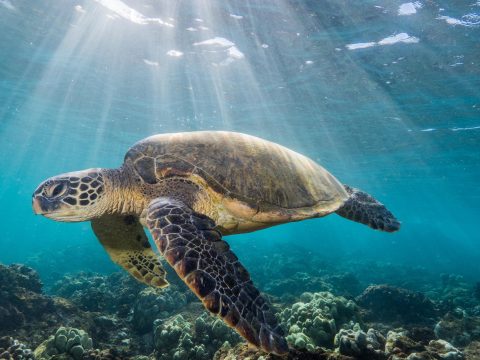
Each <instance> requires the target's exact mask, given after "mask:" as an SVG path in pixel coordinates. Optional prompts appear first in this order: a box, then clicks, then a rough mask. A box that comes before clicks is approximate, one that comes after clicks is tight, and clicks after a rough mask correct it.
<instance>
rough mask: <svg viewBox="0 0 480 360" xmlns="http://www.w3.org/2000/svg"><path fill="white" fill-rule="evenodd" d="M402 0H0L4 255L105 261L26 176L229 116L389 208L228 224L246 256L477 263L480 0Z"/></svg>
mask: <svg viewBox="0 0 480 360" xmlns="http://www.w3.org/2000/svg"><path fill="white" fill-rule="evenodd" d="M406 1H407V0H402V1H370V0H369V1H358V2H352V1H347V0H340V1H333V0H326V1H321V2H319V1H288V0H266V1H263V0H262V1H260V0H248V1H207V0H191V1H183V0H182V1H167V0H161V1H153V0H124V1H120V0H79V1H66V0H61V1H58V0H45V1H41V2H40V1H38V2H37V1H27V0H0V65H1V66H0V154H1V156H0V169H1V170H0V200H1V201H0V203H1V207H0V214H1V216H0V219H1V221H0V223H1V224H2V235H1V236H0V262H1V263H4V264H11V263H22V264H28V265H30V266H33V267H34V268H35V270H37V271H38V272H39V273H40V276H41V277H42V279H43V281H44V282H45V283H47V284H52V283H53V282H54V281H56V280H58V279H60V278H61V277H62V276H63V275H65V274H66V273H75V272H78V271H92V272H98V273H103V274H109V273H111V272H114V271H117V270H118V268H117V267H116V266H115V265H114V264H113V263H112V262H111V261H110V260H109V258H108V256H107V254H106V253H105V252H104V250H103V249H102V247H101V246H100V244H99V243H98V241H97V240H96V238H95V236H94V234H93V232H92V231H91V229H90V224H89V223H75V224H67V223H57V222H54V221H51V220H48V219H46V218H43V217H40V216H35V215H34V214H33V212H32V209H31V195H32V192H33V191H34V189H35V188H36V186H37V185H38V184H39V183H40V182H41V181H43V180H44V179H45V178H47V177H49V176H53V175H56V174H59V173H63V172H68V171H74V170H81V169H85V168H90V167H118V166H120V165H121V163H122V161H123V156H124V154H125V153H126V151H127V150H128V148H129V147H130V146H131V145H132V144H134V143H135V142H137V141H139V140H141V139H142V138H144V137H147V136H150V135H153V134H157V133H167V132H183V131H195V130H229V131H238V132H243V133H247V134H251V135H255V136H259V137H262V138H265V139H268V140H270V141H274V142H277V143H279V144H282V145H284V146H287V147H289V148H291V149H293V150H295V151H297V152H300V153H302V154H304V155H307V156H309V157H310V158H312V159H314V160H315V161H317V162H318V163H320V164H321V165H322V166H324V167H325V168H327V169H328V170H329V171H330V172H331V173H332V174H334V175H335V176H336V177H337V178H338V179H339V180H340V181H341V182H343V183H345V184H349V185H351V186H354V187H358V188H360V189H362V190H365V191H367V192H368V193H370V194H372V195H373V196H375V197H376V198H377V199H378V200H379V201H381V202H383V203H384V204H386V205H387V207H388V208H389V209H390V210H391V211H392V212H393V213H394V214H395V215H396V216H397V218H398V219H399V220H400V221H401V222H402V227H401V230H400V231H399V232H397V233H394V234H387V233H381V232H378V231H373V230H371V229H369V228H367V227H365V226H363V225H361V224H357V223H354V222H350V221H347V220H346V219H343V218H341V217H339V216H337V215H334V214H333V215H330V216H328V217H325V218H322V219H315V220H309V221H303V222H299V223H291V224H286V225H281V226H277V227H273V228H269V229H265V230H262V231H258V232H254V233H248V234H243V235H236V236H231V237H227V238H226V240H227V241H228V242H229V244H230V245H231V247H232V249H233V250H234V251H235V252H236V253H237V254H238V256H239V257H240V260H242V261H244V263H245V264H246V265H247V267H248V265H249V264H251V265H252V268H254V267H255V262H256V261H262V260H261V259H265V258H269V257H270V256H271V255H272V254H276V253H283V254H287V255H288V258H289V261H291V262H293V263H301V262H302V261H305V258H308V257H310V256H319V257H321V258H322V259H325V261H327V262H330V263H333V264H337V265H342V266H343V267H344V268H345V269H347V270H348V268H349V267H351V266H353V265H352V264H354V263H358V262H365V263H370V262H371V263H380V264H389V266H398V267H399V268H402V267H403V268H405V269H423V270H425V271H428V272H431V273H436V274H441V273H448V274H458V275H461V276H463V277H464V278H465V279H467V280H468V281H471V282H475V281H480V266H479V264H480V235H479V231H478V226H479V225H478V224H479V215H480V187H479V184H478V180H479V179H480V40H479V39H480V3H479V2H475V1H474V0H470V1H455V2H450V1H437V0H435V1H419V2H406ZM246 176H248V174H246ZM375 269H377V268H375V267H372V271H375ZM413 271H414V270H412V272H413ZM251 272H252V277H253V279H254V280H257V279H258V280H259V281H260V282H261V283H265V279H263V278H262V279H261V278H260V277H261V276H260V274H257V273H255V270H254V269H252V271H251ZM412 272H409V271H406V272H405V274H406V275H405V276H409V275H408V274H412ZM371 275H372V278H374V276H375V275H378V274H371ZM412 275H413V274H412ZM269 276H270V277H271V278H272V279H275V277H277V279H284V278H288V277H289V273H288V272H287V273H285V272H280V271H279V272H275V271H274V269H272V272H271V274H270V275H269ZM365 276H366V278H367V279H368V275H365Z"/></svg>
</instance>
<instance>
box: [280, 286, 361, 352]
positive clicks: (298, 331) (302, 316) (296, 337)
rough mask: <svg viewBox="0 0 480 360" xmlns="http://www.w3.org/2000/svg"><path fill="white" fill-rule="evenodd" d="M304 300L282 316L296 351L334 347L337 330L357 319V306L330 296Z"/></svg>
mask: <svg viewBox="0 0 480 360" xmlns="http://www.w3.org/2000/svg"><path fill="white" fill-rule="evenodd" d="M300 300H301V301H300V302H297V303H295V304H293V305H292V306H291V307H288V308H286V309H284V310H282V312H281V313H280V319H281V321H282V323H283V324H284V325H285V327H286V329H288V336H287V341H288V342H289V343H290V344H292V346H294V347H295V348H299V349H307V350H314V349H315V348H316V347H318V346H330V345H332V344H333V340H334V337H335V334H336V332H337V329H338V328H339V327H340V326H341V325H342V324H343V323H345V322H347V321H350V320H352V319H354V318H355V314H356V310H357V307H356V305H355V303H354V302H353V301H351V300H347V299H345V298H343V297H336V296H334V295H333V294H331V293H329V292H319V293H304V294H302V296H301V297H300Z"/></svg>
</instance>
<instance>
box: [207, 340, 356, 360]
mask: <svg viewBox="0 0 480 360" xmlns="http://www.w3.org/2000/svg"><path fill="white" fill-rule="evenodd" d="M280 359H281V360H355V359H354V358H353V357H350V356H346V355H342V354H339V353H335V352H333V351H329V350H324V349H316V350H313V351H307V350H301V349H290V352H289V353H288V355H286V356H282V357H280V356H275V355H272V354H266V353H264V352H261V351H258V350H255V349H253V348H252V347H249V346H248V345H246V344H238V345H236V346H234V347H231V346H230V345H229V344H224V345H223V346H222V347H221V348H220V349H219V350H218V351H217V352H216V353H215V356H214V357H213V360H280Z"/></svg>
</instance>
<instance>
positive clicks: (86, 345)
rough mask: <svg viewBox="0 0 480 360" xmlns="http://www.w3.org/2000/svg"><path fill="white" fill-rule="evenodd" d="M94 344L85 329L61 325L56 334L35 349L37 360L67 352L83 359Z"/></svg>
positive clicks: (48, 359)
mask: <svg viewBox="0 0 480 360" xmlns="http://www.w3.org/2000/svg"><path fill="white" fill-rule="evenodd" d="M92 346H93V343H92V339H91V338H90V337H89V336H88V334H87V333H86V332H85V331H83V330H79V329H75V328H65V327H60V328H59V329H58V330H57V331H56V333H55V335H52V336H50V337H49V338H48V339H47V340H45V341H44V342H43V343H42V344H41V345H40V346H39V347H37V348H36V349H35V352H34V354H35V358H36V359H37V360H50V359H53V358H54V355H59V354H67V355H69V356H71V357H72V358H73V359H74V360H81V359H83V356H84V354H85V353H86V351H87V350H89V349H91V348H92Z"/></svg>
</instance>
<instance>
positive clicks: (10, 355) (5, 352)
mask: <svg viewBox="0 0 480 360" xmlns="http://www.w3.org/2000/svg"><path fill="white" fill-rule="evenodd" d="M0 359H1V360H34V356H33V352H32V350H30V349H29V348H27V346H26V345H24V344H22V343H21V342H19V341H18V340H14V339H13V338H12V337H10V336H4V337H1V338H0Z"/></svg>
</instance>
